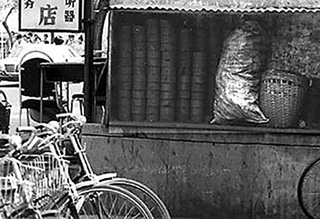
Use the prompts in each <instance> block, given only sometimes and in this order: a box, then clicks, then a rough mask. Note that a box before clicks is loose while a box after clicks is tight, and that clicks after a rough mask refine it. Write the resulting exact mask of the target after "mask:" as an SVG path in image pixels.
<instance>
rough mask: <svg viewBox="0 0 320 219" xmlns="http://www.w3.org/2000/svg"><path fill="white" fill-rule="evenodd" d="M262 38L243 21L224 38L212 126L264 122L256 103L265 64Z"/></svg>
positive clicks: (254, 27)
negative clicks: (214, 124) (215, 124)
mask: <svg viewBox="0 0 320 219" xmlns="http://www.w3.org/2000/svg"><path fill="white" fill-rule="evenodd" d="M264 41H265V36H264V35H263V31H262V29H261V27H260V26H259V24H258V23H257V22H255V21H246V22H244V23H243V25H242V26H241V27H240V28H237V29H235V30H234V31H233V32H232V33H231V34H230V36H229V37H228V38H227V39H226V41H225V43H224V47H223V51H222V55H221V58H220V62H219V66H218V72H217V74H216V88H215V99H214V109H213V115H214V118H213V120H212V121H211V122H212V123H217V124H237V123H239V122H243V121H245V122H253V123H266V122H268V119H267V118H266V117H265V115H264V114H263V112H262V111H261V110H260V108H259V106H258V104H257V101H258V94H259V83H260V80H261V74H262V69H261V68H262V66H263V64H264V63H263V62H264V59H265V58H264V57H263V54H264V49H265V46H264Z"/></svg>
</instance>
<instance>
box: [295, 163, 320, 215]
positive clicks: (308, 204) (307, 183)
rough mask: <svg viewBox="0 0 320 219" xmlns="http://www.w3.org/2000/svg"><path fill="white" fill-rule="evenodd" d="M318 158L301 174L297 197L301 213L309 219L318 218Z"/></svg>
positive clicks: (319, 209)
mask: <svg viewBox="0 0 320 219" xmlns="http://www.w3.org/2000/svg"><path fill="white" fill-rule="evenodd" d="M319 173H320V158H318V159H316V160H315V161H313V162H312V163H310V164H309V165H308V166H307V167H306V168H305V169H304V171H303V172H302V174H301V176H300V179H299V182H298V187H297V195H298V201H299V205H300V207H301V209H302V211H303V213H304V214H305V215H306V216H307V217H308V218H310V219H318V218H320V188H319V184H320V174H319Z"/></svg>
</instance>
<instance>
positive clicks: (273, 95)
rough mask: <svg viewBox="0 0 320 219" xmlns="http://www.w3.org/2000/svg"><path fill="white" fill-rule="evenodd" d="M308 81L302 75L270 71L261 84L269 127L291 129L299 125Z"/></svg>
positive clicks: (262, 100)
mask: <svg viewBox="0 0 320 219" xmlns="http://www.w3.org/2000/svg"><path fill="white" fill-rule="evenodd" d="M307 86H308V80H307V78H306V77H304V76H302V75H297V74H292V73H288V72H283V71H280V70H274V69H271V70H268V71H267V72H266V73H265V74H264V76H263V78H262V83H261V90H260V102H261V109H262V111H263V112H264V113H265V115H266V116H267V117H268V118H269V119H270V122H269V123H268V124H267V126H269V127H276V128H289V127H294V126H296V125H297V124H298V119H299V116H300V111H301V107H302V104H303V99H304V95H305V92H306V90H307Z"/></svg>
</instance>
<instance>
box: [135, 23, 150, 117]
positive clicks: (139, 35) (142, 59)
mask: <svg viewBox="0 0 320 219" xmlns="http://www.w3.org/2000/svg"><path fill="white" fill-rule="evenodd" d="M132 31H133V33H132V35H133V37H132V40H133V44H132V46H133V47H132V55H133V60H132V61H133V63H132V64H133V78H132V85H133V86H132V105H131V107H132V120H133V121H143V120H145V115H146V113H145V112H146V79H147V77H146V38H145V36H146V35H145V27H144V25H142V24H141V25H139V24H136V25H133V29H132Z"/></svg>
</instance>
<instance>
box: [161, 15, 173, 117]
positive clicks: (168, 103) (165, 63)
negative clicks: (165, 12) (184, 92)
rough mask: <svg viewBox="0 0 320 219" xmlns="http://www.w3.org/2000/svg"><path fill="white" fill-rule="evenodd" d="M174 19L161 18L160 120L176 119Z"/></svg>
mask: <svg viewBox="0 0 320 219" xmlns="http://www.w3.org/2000/svg"><path fill="white" fill-rule="evenodd" d="M175 36H176V35H175V29H174V24H173V22H172V20H171V21H170V20H169V19H164V18H162V19H160V41H161V47H160V48H161V78H160V121H163V122H172V121H174V120H175V89H176V59H175V58H176V57H175V53H176V46H175V45H176V39H175Z"/></svg>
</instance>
